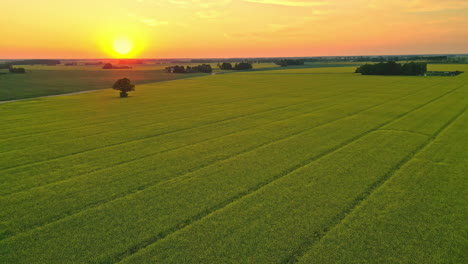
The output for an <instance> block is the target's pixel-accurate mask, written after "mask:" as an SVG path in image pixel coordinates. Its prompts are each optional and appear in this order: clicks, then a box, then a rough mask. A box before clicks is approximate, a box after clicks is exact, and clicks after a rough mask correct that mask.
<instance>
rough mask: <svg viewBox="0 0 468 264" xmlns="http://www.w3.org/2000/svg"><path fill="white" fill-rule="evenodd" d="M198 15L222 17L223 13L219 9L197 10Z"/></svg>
mask: <svg viewBox="0 0 468 264" xmlns="http://www.w3.org/2000/svg"><path fill="white" fill-rule="evenodd" d="M197 16H199V17H201V18H207V19H211V18H217V17H220V16H221V13H219V12H218V11H215V10H204V11H199V12H197Z"/></svg>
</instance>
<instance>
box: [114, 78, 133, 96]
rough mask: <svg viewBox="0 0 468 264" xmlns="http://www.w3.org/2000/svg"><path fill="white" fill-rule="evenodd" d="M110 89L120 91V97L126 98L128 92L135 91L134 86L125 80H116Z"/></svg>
mask: <svg viewBox="0 0 468 264" xmlns="http://www.w3.org/2000/svg"><path fill="white" fill-rule="evenodd" d="M112 89H114V90H119V91H120V97H127V96H128V92H130V91H135V85H134V84H132V83H131V81H130V80H129V79H127V78H123V79H119V80H117V81H116V82H115V83H114V85H113V86H112Z"/></svg>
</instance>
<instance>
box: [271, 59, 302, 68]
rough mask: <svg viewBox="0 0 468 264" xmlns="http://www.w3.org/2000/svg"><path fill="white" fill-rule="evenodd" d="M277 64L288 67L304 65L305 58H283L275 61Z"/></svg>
mask: <svg viewBox="0 0 468 264" xmlns="http://www.w3.org/2000/svg"><path fill="white" fill-rule="evenodd" d="M275 64H276V65H279V66H281V67H287V66H289V65H304V60H292V59H283V60H278V61H275Z"/></svg>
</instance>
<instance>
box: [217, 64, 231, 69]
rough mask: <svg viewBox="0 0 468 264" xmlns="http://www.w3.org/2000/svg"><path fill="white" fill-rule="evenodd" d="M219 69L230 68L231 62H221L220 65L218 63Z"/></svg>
mask: <svg viewBox="0 0 468 264" xmlns="http://www.w3.org/2000/svg"><path fill="white" fill-rule="evenodd" d="M218 67H219V68H220V69H221V70H232V64H231V63H229V62H223V63H222V64H221V65H219V64H218Z"/></svg>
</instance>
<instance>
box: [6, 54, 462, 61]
mask: <svg viewBox="0 0 468 264" xmlns="http://www.w3.org/2000/svg"><path fill="white" fill-rule="evenodd" d="M391 56H396V57H398V56H468V53H446V54H444V53H440V54H435V53H433V54H373V55H331V56H291V57H278V56H271V57H247V56H241V57H173V58H169V57H168V58H156V57H154V58H150V57H134V58H118V57H102V58H29V57H28V58H15V59H13V58H0V61H7V60H12V61H14V60H190V59H207V60H211V59H213V60H215V59H226V60H232V59H275V58H278V59H281V58H291V59H294V58H299V59H301V58H336V57H342V58H353V57H356V58H358V57H391Z"/></svg>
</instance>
